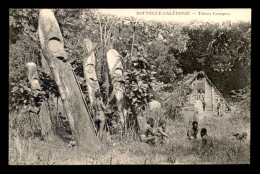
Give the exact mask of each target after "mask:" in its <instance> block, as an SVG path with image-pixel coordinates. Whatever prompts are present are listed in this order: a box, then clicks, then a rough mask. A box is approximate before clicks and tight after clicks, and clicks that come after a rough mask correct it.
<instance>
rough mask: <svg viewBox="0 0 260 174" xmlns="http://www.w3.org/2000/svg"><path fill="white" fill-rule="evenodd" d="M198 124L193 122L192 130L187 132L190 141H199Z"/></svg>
mask: <svg viewBox="0 0 260 174" xmlns="http://www.w3.org/2000/svg"><path fill="white" fill-rule="evenodd" d="M198 131H199V130H198V122H197V121H193V122H192V128H191V129H190V130H188V132H187V136H188V139H189V140H194V139H197V134H198Z"/></svg>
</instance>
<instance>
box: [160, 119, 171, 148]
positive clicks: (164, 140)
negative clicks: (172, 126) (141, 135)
mask: <svg viewBox="0 0 260 174" xmlns="http://www.w3.org/2000/svg"><path fill="white" fill-rule="evenodd" d="M165 130H166V121H165V120H164V119H160V121H159V127H158V133H159V135H160V136H159V141H160V143H161V144H163V143H168V140H167V138H169V136H168V135H167V134H166V131H165Z"/></svg>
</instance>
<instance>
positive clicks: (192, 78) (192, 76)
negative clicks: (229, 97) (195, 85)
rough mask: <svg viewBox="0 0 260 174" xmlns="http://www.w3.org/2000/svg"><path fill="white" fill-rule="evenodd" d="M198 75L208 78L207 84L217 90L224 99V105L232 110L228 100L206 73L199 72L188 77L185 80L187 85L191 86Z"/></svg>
mask: <svg viewBox="0 0 260 174" xmlns="http://www.w3.org/2000/svg"><path fill="white" fill-rule="evenodd" d="M198 75H203V76H204V77H205V78H206V80H207V82H208V83H209V84H210V85H211V86H212V87H213V88H214V89H215V91H216V92H217V93H218V95H220V97H221V98H222V99H223V101H224V103H225V104H226V105H227V107H228V108H229V109H231V108H230V105H229V104H228V102H227V101H226V99H225V98H224V97H223V96H222V94H221V93H220V92H219V90H218V89H217V88H216V86H215V85H214V84H213V83H212V82H211V81H210V79H209V78H208V76H207V75H206V74H205V72H204V71H199V72H197V71H195V72H194V73H192V74H188V75H187V76H186V77H185V78H184V79H183V81H184V83H185V85H190V84H191V83H192V82H193V81H194V80H195V78H196V77H197V76H198Z"/></svg>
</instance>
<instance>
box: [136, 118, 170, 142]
mask: <svg viewBox="0 0 260 174" xmlns="http://www.w3.org/2000/svg"><path fill="white" fill-rule="evenodd" d="M146 123H147V124H145V125H144V127H143V128H142V129H141V131H140V140H141V142H144V143H148V144H152V145H155V144H158V143H159V144H164V143H168V139H167V138H169V135H167V134H166V121H165V120H164V119H162V118H161V119H160V120H159V125H158V127H154V123H155V121H154V119H153V118H151V117H149V118H148V119H147V120H146Z"/></svg>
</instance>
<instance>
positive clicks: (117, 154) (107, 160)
mask: <svg viewBox="0 0 260 174" xmlns="http://www.w3.org/2000/svg"><path fill="white" fill-rule="evenodd" d="M191 116H192V115H189V114H188V113H186V114H185V119H183V120H182V121H180V120H176V121H171V120H168V122H167V126H168V127H167V132H168V134H169V135H170V139H169V141H170V143H169V144H163V145H156V146H150V145H148V144H144V143H141V142H140V141H139V140H138V138H137V137H135V138H134V136H133V134H132V135H131V134H129V136H128V138H126V137H121V138H118V137H115V136H114V137H113V136H112V137H111V139H112V140H111V141H112V142H111V143H108V142H107V143H104V144H103V145H102V148H101V150H100V151H95V150H89V149H86V148H84V147H81V146H76V147H68V144H67V143H65V142H64V141H62V140H61V139H60V138H58V137H56V140H54V141H52V142H47V141H40V140H39V139H36V138H27V139H24V138H22V137H20V135H19V134H18V132H16V131H15V130H11V131H10V134H9V164H10V165H100V164H102V165H103V164H105V165H120V164H146V165H149V164H166V165H167V164H249V163H250V124H249V123H244V122H243V121H235V122H234V121H232V119H231V118H230V116H225V117H214V116H210V115H209V116H207V117H206V118H204V119H203V120H201V121H200V122H199V127H200V128H202V127H206V128H207V129H208V135H209V136H212V137H213V140H214V148H213V152H212V154H211V155H208V154H205V155H202V156H201V155H200V154H199V147H200V145H201V138H200V136H199V137H198V140H197V145H195V146H194V145H193V144H192V143H191V142H189V141H188V140H187V137H186V131H187V128H186V127H185V126H184V125H187V122H188V121H187V120H188V119H189V117H191ZM10 129H11V128H10ZM242 131H246V132H247V133H248V139H247V140H246V141H245V142H240V141H238V140H236V139H235V137H233V136H231V132H238V133H241V132H242Z"/></svg>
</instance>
